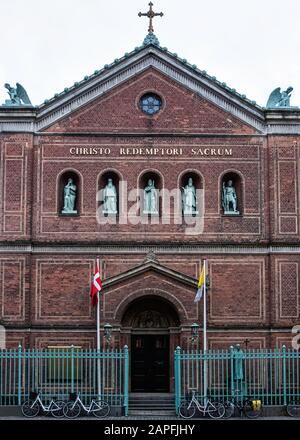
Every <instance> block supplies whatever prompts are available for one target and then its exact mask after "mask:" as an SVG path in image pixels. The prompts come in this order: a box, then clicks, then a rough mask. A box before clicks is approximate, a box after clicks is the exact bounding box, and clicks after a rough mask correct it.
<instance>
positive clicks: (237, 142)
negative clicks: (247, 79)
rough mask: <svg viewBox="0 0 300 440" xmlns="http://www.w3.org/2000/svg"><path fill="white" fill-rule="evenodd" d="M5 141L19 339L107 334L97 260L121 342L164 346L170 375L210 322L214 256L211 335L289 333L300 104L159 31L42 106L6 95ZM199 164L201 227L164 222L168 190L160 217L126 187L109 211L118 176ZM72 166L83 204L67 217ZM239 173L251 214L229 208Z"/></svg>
mask: <svg viewBox="0 0 300 440" xmlns="http://www.w3.org/2000/svg"><path fill="white" fill-rule="evenodd" d="M145 96H146V97H149V96H150V97H151V96H154V97H158V99H159V102H160V107H159V111H157V112H156V111H155V112H154V113H153V114H151V113H150V114H149V113H147V112H145V111H143V108H142V107H141V102H142V101H141V100H142V99H143V97H145ZM0 145H1V167H0V190H1V197H0V240H1V243H0V253H1V256H0V280H1V283H0V324H2V325H4V326H5V328H6V335H7V346H8V347H16V346H18V344H21V345H22V346H23V347H36V348H45V347H50V346H51V347H52V346H70V345H71V344H74V345H75V346H78V347H83V348H88V347H95V345H96V331H95V330H96V318H95V309H94V308H92V306H91V302H90V298H89V287H90V284H91V279H92V275H93V271H94V267H95V261H96V258H98V257H99V258H100V261H101V274H102V278H103V284H104V289H103V296H102V299H101V324H102V330H103V325H104V324H105V323H109V324H110V325H112V327H113V332H112V340H111V344H112V345H113V346H116V347H119V346H124V345H125V344H127V345H128V346H129V348H130V351H131V354H132V356H138V349H139V348H141V347H142V346H143V344H145V347H146V346H147V347H146V348H147V350H150V351H152V350H155V349H164V354H163V356H165V358H164V359H165V362H166V363H167V364H168V365H170V369H169V371H170V372H169V373H168V374H169V375H168V379H167V380H168V381H169V382H170V383H172V376H173V372H172V359H173V352H174V349H175V348H176V346H178V345H179V346H182V347H188V346H190V345H191V325H192V324H193V323H194V322H197V323H199V325H200V329H201V325H202V322H203V314H202V302H201V301H200V302H199V303H197V304H195V303H194V297H195V293H196V286H197V279H198V277H199V271H200V269H201V265H202V263H203V260H204V259H206V260H207V265H208V275H209V284H210V285H209V290H208V292H207V301H208V346H209V347H210V348H228V347H229V346H230V345H232V344H236V343H240V344H242V345H243V344H244V343H245V341H247V343H248V347H249V348H264V347H265V348H267V347H270V348H271V347H280V346H281V345H282V344H286V345H287V346H291V340H292V327H293V326H294V325H296V324H299V315H300V296H299V268H300V231H299V189H300V180H299V153H300V151H299V146H300V110H299V109H297V108H296V109H295V108H284V109H281V108H278V109H273V110H266V109H263V108H261V107H259V106H258V105H256V104H255V102H253V101H250V100H248V99H247V98H246V97H245V96H242V95H240V94H238V93H237V92H236V91H235V90H234V89H230V88H229V87H228V86H227V85H226V84H224V83H221V82H219V81H218V80H216V79H215V78H214V77H210V76H209V75H208V74H207V73H206V72H205V71H201V70H199V69H198V68H197V67H196V66H194V65H191V64H189V63H188V62H187V61H186V60H184V59H180V58H179V57H178V56H177V55H176V54H173V53H171V52H169V51H168V50H167V49H166V48H163V47H161V46H160V45H159V44H157V41H156V40H151V39H148V40H147V39H146V41H145V43H144V44H143V45H142V46H141V47H139V48H136V49H135V50H134V51H132V52H130V53H126V54H125V55H124V56H123V57H122V58H120V59H118V60H115V61H114V62H113V63H112V64H110V65H106V66H104V68H103V69H101V70H99V71H95V73H94V74H93V75H91V76H90V77H85V79H83V80H82V81H80V82H78V83H75V84H74V85H73V86H72V87H70V88H67V89H65V90H64V92H62V93H60V94H58V95H56V96H55V97H53V98H52V99H50V100H47V101H45V102H44V104H42V105H40V106H38V107H30V106H13V107H5V106H3V107H0ZM190 176H192V178H193V183H194V185H195V186H196V187H197V189H199V190H202V192H203V206H202V207H201V215H202V216H203V231H201V232H199V233H196V234H187V233H186V228H185V226H184V225H183V224H175V222H174V221H171V222H170V224H164V223H163V217H164V213H165V210H164V206H163V202H162V201H160V206H159V213H158V215H157V216H156V224H146V222H145V224H142V223H138V224H133V223H132V222H130V221H125V220H126V216H125V217H124V215H125V214H124V213H125V212H126V209H127V210H128V211H129V209H130V206H131V205H132V204H133V203H134V201H128V202H127V200H126V194H125V193H121V191H120V189H118V215H117V216H116V222H115V223H114V222H111V223H109V216H108V223H106V224H99V222H98V221H97V217H96V211H97V209H98V207H99V201H98V200H97V194H98V191H99V190H100V189H101V188H103V187H104V186H105V185H106V182H107V180H108V179H109V178H111V179H112V180H113V182H114V183H115V185H116V186H117V188H119V186H118V184H119V183H120V182H121V181H124V182H126V184H127V188H128V191H130V190H132V189H135V188H144V187H145V185H146V184H147V181H148V179H149V178H153V179H155V182H156V185H157V188H158V189H160V190H162V189H164V188H165V189H169V190H172V189H174V188H179V189H180V188H181V187H183V186H184V185H186V182H187V179H188V178H189V177H190ZM69 178H72V179H73V182H75V184H76V187H77V196H76V211H77V213H76V214H74V215H63V214H62V208H63V197H64V187H65V186H66V184H67V181H68V179H69ZM228 179H230V180H233V182H234V185H235V188H236V192H237V197H238V210H239V214H238V215H225V214H224V210H223V207H222V200H221V199H222V185H223V182H225V181H226V180H227V181H228ZM172 206H173V204H172V203H171V212H172ZM199 215H200V214H199ZM122 216H123V217H124V218H125V220H124V218H123V220H122ZM127 217H128V216H127ZM147 218H148V216H147ZM121 220H122V221H121ZM127 220H128V218H127ZM102 335H103V332H102ZM201 336H202V334H201V331H200V335H199V345H200V347H201V346H202V338H201ZM102 344H103V345H105V344H107V341H106V340H105V338H104V337H103V338H102ZM153 344H154V345H153ZM132 362H133V360H132Z"/></svg>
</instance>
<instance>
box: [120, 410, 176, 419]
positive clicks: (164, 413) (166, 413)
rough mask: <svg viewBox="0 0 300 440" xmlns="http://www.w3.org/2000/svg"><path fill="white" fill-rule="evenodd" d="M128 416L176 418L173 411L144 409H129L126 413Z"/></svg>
mask: <svg viewBox="0 0 300 440" xmlns="http://www.w3.org/2000/svg"><path fill="white" fill-rule="evenodd" d="M128 415H129V416H153V417H158V416H170V417H174V416H176V413H175V409H174V410H173V411H171V410H157V409H156V410H147V409H146V410H144V409H129V412H128Z"/></svg>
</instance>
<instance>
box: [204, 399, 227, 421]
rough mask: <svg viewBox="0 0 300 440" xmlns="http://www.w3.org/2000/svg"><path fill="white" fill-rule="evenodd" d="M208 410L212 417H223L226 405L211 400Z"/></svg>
mask: <svg viewBox="0 0 300 440" xmlns="http://www.w3.org/2000/svg"><path fill="white" fill-rule="evenodd" d="M207 412H208V415H209V417H211V418H212V419H221V418H222V417H223V416H224V414H225V406H224V405H223V403H220V402H210V404H209V406H208V408H207Z"/></svg>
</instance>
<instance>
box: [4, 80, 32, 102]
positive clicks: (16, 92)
mask: <svg viewBox="0 0 300 440" xmlns="http://www.w3.org/2000/svg"><path fill="white" fill-rule="evenodd" d="M4 87H5V88H6V89H7V92H8V94H9V98H10V99H7V100H6V101H5V104H4V105H8V106H9V105H32V104H31V101H30V99H29V97H28V95H27V92H26V90H25V89H24V87H23V86H22V85H21V84H19V83H17V84H16V87H12V86H11V85H10V84H7V83H6V84H4Z"/></svg>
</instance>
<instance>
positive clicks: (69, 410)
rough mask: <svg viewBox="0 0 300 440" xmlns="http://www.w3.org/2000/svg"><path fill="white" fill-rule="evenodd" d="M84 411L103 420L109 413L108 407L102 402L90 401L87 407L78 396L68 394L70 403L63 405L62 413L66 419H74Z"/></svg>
mask: <svg viewBox="0 0 300 440" xmlns="http://www.w3.org/2000/svg"><path fill="white" fill-rule="evenodd" d="M81 411H84V412H85V413H86V414H93V415H94V416H95V417H98V418H104V417H107V416H108V414H109V413H110V406H109V404H108V403H107V402H104V401H102V400H95V399H92V400H91V403H90V404H89V405H84V403H83V402H82V400H81V399H80V396H79V394H73V393H72V394H70V401H69V402H68V403H66V404H65V405H64V408H63V413H64V415H65V416H66V417H67V418H68V419H75V418H76V417H78V416H79V415H80V413H81Z"/></svg>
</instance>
